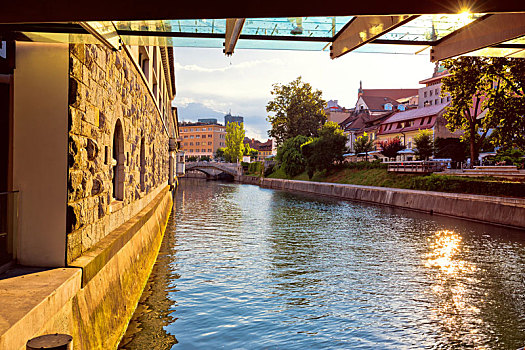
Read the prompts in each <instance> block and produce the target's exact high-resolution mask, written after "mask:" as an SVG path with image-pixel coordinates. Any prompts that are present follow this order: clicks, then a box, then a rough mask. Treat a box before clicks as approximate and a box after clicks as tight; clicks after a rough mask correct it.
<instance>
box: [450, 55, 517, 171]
mask: <svg viewBox="0 0 525 350" xmlns="http://www.w3.org/2000/svg"><path fill="white" fill-rule="evenodd" d="M444 66H445V68H446V69H448V72H449V76H446V77H444V78H443V80H442V81H443V87H442V91H443V93H449V94H450V96H451V101H452V102H451V104H450V105H449V107H448V108H447V111H446V112H445V114H444V117H445V118H446V119H447V121H448V125H447V126H448V127H449V128H450V129H451V130H453V131H454V130H457V129H461V130H463V131H464V136H463V137H464V139H465V140H466V141H467V142H468V143H469V148H470V159H471V161H472V162H474V161H475V160H476V159H477V158H478V154H479V151H480V149H481V147H482V146H483V144H484V142H485V141H486V139H487V135H489V133H490V131H492V135H491V140H492V142H493V143H494V144H496V145H500V146H509V145H514V144H520V145H521V146H522V147H523V146H525V141H524V137H525V121H524V115H525V106H524V104H525V97H524V96H525V95H524V84H525V78H524V74H525V63H524V62H523V60H522V59H510V58H492V57H468V56H465V57H459V58H456V59H451V60H446V61H444Z"/></svg>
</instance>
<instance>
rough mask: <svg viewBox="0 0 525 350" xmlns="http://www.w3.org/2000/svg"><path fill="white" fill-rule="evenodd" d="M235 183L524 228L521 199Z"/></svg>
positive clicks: (277, 182) (327, 185) (256, 180)
mask: <svg viewBox="0 0 525 350" xmlns="http://www.w3.org/2000/svg"><path fill="white" fill-rule="evenodd" d="M235 180H236V181H238V182H241V183H245V184H252V185H259V186H261V187H266V188H272V189H276V190H286V191H295V192H306V193H313V194H319V195H325V196H330V197H336V198H341V199H345V200H356V201H362V202H368V203H376V204H381V205H387V206H392V207H398V208H403V209H410V210H417V211H423V212H427V213H431V214H439V215H446V216H451V217H457V218H462V219H468V220H474V221H479V222H484V223H490V224H496V225H504V226H510V227H514V228H519V229H524V228H525V199H521V198H507V197H495V196H481V195H473V194H462V193H445V192H432V191H417V190H404V189H397V188H386V187H373V186H359V185H345V184H335V183H326V182H313V181H297V180H282V179H260V178H257V177H253V176H238V177H236V178H235Z"/></svg>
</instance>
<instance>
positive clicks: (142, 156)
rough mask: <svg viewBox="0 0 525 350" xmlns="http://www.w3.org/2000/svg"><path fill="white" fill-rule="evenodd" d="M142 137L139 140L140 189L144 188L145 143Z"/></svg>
mask: <svg viewBox="0 0 525 350" xmlns="http://www.w3.org/2000/svg"><path fill="white" fill-rule="evenodd" d="M145 141H146V140H145V139H144V137H143V138H142V139H141V140H140V190H141V191H142V192H144V190H145V189H146V145H145V144H144V143H145Z"/></svg>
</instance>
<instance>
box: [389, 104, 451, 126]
mask: <svg viewBox="0 0 525 350" xmlns="http://www.w3.org/2000/svg"><path fill="white" fill-rule="evenodd" d="M447 106H448V104H446V105H435V106H428V107H423V108H416V109H409V110H408V111H404V112H398V113H396V114H394V115H392V116H391V117H390V118H388V119H387V120H385V121H384V122H383V123H382V124H389V123H397V122H402V121H405V120H411V119H416V118H423V117H428V116H431V115H436V114H439V113H440V112H441V111H442V110H444V109H445V108H446V107H447Z"/></svg>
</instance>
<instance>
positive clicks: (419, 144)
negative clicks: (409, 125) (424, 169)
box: [414, 130, 434, 160]
mask: <svg viewBox="0 0 525 350" xmlns="http://www.w3.org/2000/svg"><path fill="white" fill-rule="evenodd" d="M414 144H415V146H416V150H415V152H416V155H417V157H418V159H419V160H428V158H429V157H430V156H431V155H432V153H433V152H434V140H432V131H430V130H419V133H418V134H417V135H416V136H415V137H414Z"/></svg>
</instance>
